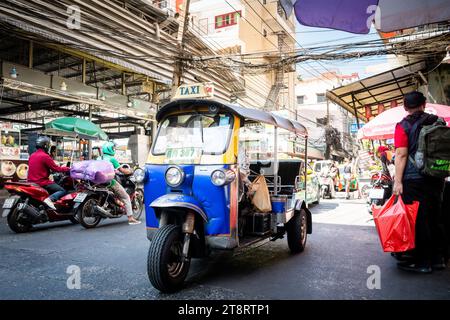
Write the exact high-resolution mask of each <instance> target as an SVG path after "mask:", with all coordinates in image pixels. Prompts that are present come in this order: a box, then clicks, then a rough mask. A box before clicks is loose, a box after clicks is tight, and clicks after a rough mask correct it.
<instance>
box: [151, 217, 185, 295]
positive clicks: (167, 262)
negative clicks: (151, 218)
mask: <svg viewBox="0 0 450 320" xmlns="http://www.w3.org/2000/svg"><path fill="white" fill-rule="evenodd" d="M190 262H191V258H190V257H189V258H188V259H187V260H184V259H183V234H182V233H181V228H180V226H176V225H165V226H163V227H161V228H160V229H159V230H158V232H157V233H156V234H155V237H154V238H153V240H152V242H151V243H150V248H149V250H148V259H147V274H148V278H149V280H150V282H151V284H152V285H153V286H154V287H155V288H156V289H158V290H159V291H161V292H166V293H169V292H175V291H178V290H180V289H181V288H182V286H183V283H184V280H185V279H186V276H187V274H188V271H189V266H190Z"/></svg>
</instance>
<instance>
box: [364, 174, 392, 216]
mask: <svg viewBox="0 0 450 320" xmlns="http://www.w3.org/2000/svg"><path fill="white" fill-rule="evenodd" d="M370 182H371V187H370V190H369V195H368V197H367V203H368V208H367V209H368V210H369V213H370V214H372V210H373V207H374V206H378V207H379V206H382V205H384V203H385V202H386V200H387V199H389V198H390V197H391V195H392V188H393V180H392V178H391V176H390V175H389V174H387V173H384V172H383V171H380V172H379V173H375V174H374V175H372V178H371V179H370Z"/></svg>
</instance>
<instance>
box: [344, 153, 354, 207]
mask: <svg viewBox="0 0 450 320" xmlns="http://www.w3.org/2000/svg"><path fill="white" fill-rule="evenodd" d="M352 171H353V170H352V164H351V160H350V159H348V158H345V160H344V181H345V199H347V200H348V199H350V184H351V182H352Z"/></svg>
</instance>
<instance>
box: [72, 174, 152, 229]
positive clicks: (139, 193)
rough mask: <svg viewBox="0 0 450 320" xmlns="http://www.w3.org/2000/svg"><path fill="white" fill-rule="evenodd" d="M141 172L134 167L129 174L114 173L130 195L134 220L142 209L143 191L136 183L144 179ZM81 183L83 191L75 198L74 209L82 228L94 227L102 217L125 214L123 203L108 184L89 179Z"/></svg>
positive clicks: (117, 216) (139, 215)
mask: <svg viewBox="0 0 450 320" xmlns="http://www.w3.org/2000/svg"><path fill="white" fill-rule="evenodd" d="M143 174H144V171H143V170H142V169H136V170H135V171H134V173H133V174H130V175H123V174H118V175H116V180H117V181H118V182H120V183H121V184H122V186H123V187H124V189H125V190H126V191H127V193H128V194H129V195H130V199H131V205H132V208H133V217H134V218H135V219H136V220H138V219H139V218H140V217H141V215H142V212H143V209H144V191H143V190H142V189H141V188H140V187H138V183H140V182H142V181H143V179H144V176H143ZM141 179H142V180H141ZM81 184H82V185H83V188H84V192H82V193H80V195H79V196H78V197H77V199H75V209H76V210H78V218H79V221H80V224H81V225H82V226H83V227H84V228H86V229H90V228H95V227H96V226H97V225H98V224H99V223H100V221H101V220H102V219H115V218H120V217H123V216H124V215H126V209H125V203H124V202H123V201H122V200H120V199H119V198H117V197H116V196H115V194H114V192H113V191H112V190H111V188H109V187H108V185H106V184H93V183H91V182H89V181H82V182H81Z"/></svg>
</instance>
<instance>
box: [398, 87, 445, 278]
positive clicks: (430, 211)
mask: <svg viewBox="0 0 450 320" xmlns="http://www.w3.org/2000/svg"><path fill="white" fill-rule="evenodd" d="M425 102H426V98H425V97H424V95H423V94H422V93H421V92H418V91H413V92H410V93H408V94H406V95H405V96H404V100H403V103H404V108H405V110H406V111H407V112H408V116H406V117H405V118H404V119H403V120H402V121H401V122H399V123H398V124H397V126H396V128H395V134H394V143H395V148H396V151H395V178H394V189H393V193H394V194H396V195H399V194H401V195H402V198H403V201H404V202H405V203H412V202H413V201H419V203H420V205H419V212H418V214H417V218H416V239H415V244H416V248H415V250H414V252H413V257H412V260H409V261H405V262H402V263H399V264H398V267H399V268H400V269H402V270H406V271H414V272H418V273H430V272H432V270H439V269H445V260H444V256H443V246H442V245H443V242H444V241H443V239H444V238H445V234H444V233H443V231H442V228H441V226H440V206H441V202H442V191H443V185H444V181H443V179H437V178H434V177H430V176H424V175H422V174H421V173H420V172H419V170H418V169H417V168H416V166H415V165H414V162H413V161H412V159H414V155H415V153H416V151H417V147H418V138H419V133H420V130H421V128H422V127H423V126H424V125H430V124H433V123H434V122H435V121H436V120H437V119H438V117H437V116H435V115H432V114H428V113H426V112H425Z"/></svg>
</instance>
